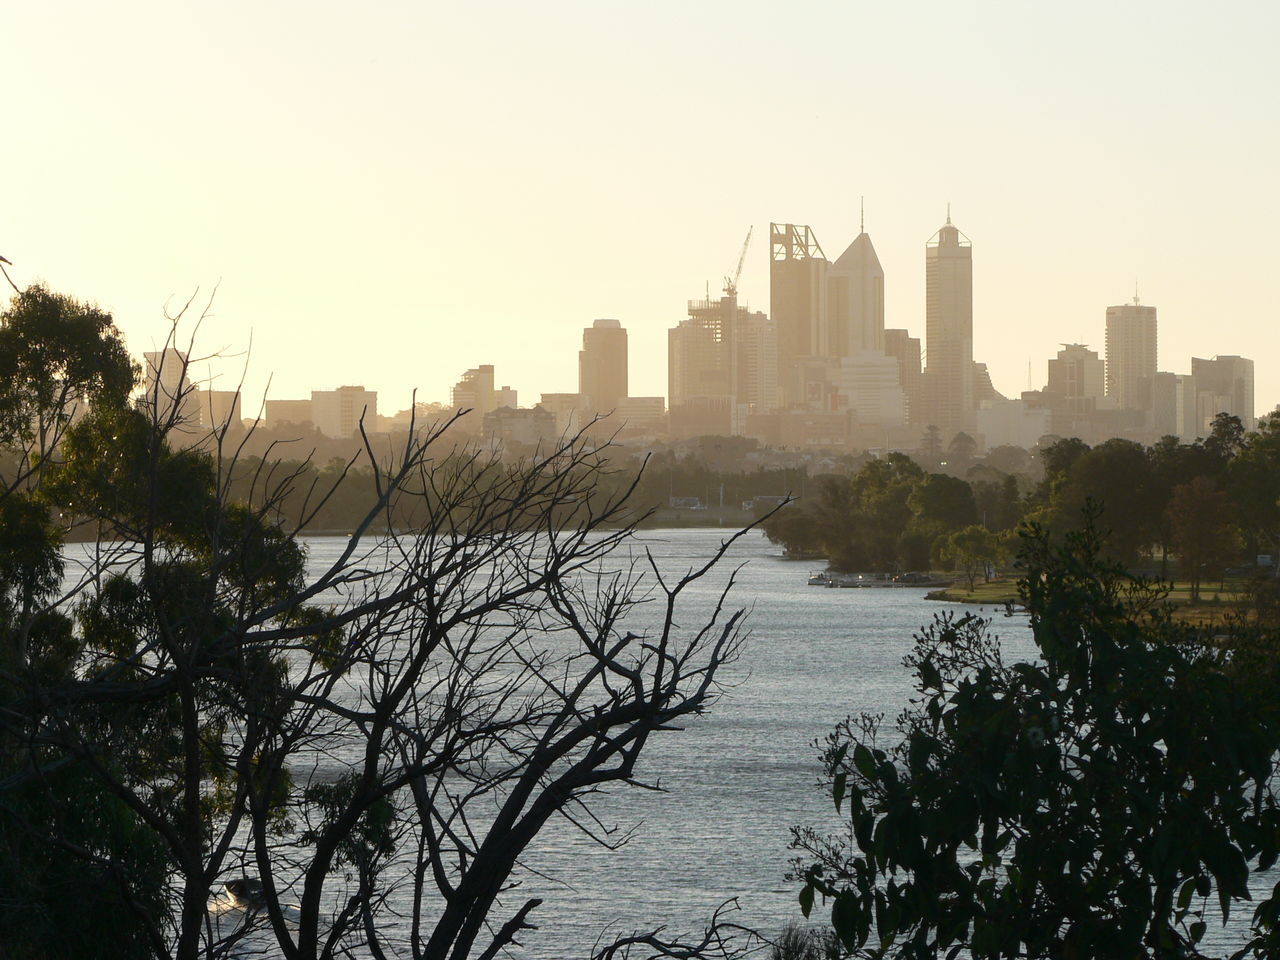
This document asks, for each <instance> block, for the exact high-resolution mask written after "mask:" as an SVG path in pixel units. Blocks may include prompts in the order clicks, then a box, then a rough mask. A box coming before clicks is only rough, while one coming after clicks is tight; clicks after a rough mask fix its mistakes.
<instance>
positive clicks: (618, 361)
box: [578, 320, 627, 415]
mask: <svg viewBox="0 0 1280 960" xmlns="http://www.w3.org/2000/svg"><path fill="white" fill-rule="evenodd" d="M578 393H580V394H582V397H583V401H584V402H585V403H586V406H587V409H588V410H589V411H591V412H592V413H594V414H599V415H606V414H609V413H611V412H612V411H614V410H616V409H617V407H618V401H620V400H621V399H622V398H623V397H625V396H626V395H627V331H626V330H624V329H623V327H622V324H621V323H620V322H618V321H617V320H597V321H595V322H594V323H592V325H591V326H589V327H587V328H586V329H585V330H583V331H582V350H581V351H579V353H578Z"/></svg>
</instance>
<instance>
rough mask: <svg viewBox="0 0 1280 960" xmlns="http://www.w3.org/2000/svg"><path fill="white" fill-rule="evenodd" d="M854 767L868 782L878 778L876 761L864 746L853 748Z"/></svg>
mask: <svg viewBox="0 0 1280 960" xmlns="http://www.w3.org/2000/svg"><path fill="white" fill-rule="evenodd" d="M853 765H854V766H855V767H857V769H858V772H859V773H860V774H862V775H863V776H864V777H866V778H867V779H868V780H874V779H875V778H876V760H875V757H873V756H872V755H871V751H870V750H868V749H867V748H866V747H865V746H864V745H863V744H861V743H860V744H858V745H857V746H855V747H854V748H853Z"/></svg>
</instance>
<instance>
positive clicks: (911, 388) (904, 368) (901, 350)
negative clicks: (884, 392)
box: [884, 330, 926, 426]
mask: <svg viewBox="0 0 1280 960" xmlns="http://www.w3.org/2000/svg"><path fill="white" fill-rule="evenodd" d="M884 352H885V353H887V354H888V355H889V356H891V357H893V358H894V359H895V360H897V361H898V383H899V384H900V385H901V386H902V392H903V393H904V394H905V395H906V398H907V419H908V421H909V422H911V423H918V424H921V425H922V426H923V425H926V424H925V423H924V422H923V421H922V420H921V416H922V413H923V411H922V409H921V407H922V401H921V398H920V377H921V373H920V338H919V337H913V336H911V334H910V333H909V332H908V331H906V330H886V331H885V332H884Z"/></svg>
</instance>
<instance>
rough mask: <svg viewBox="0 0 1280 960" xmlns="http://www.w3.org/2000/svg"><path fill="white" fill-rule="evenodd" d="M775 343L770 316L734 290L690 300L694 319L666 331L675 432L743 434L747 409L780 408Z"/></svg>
mask: <svg viewBox="0 0 1280 960" xmlns="http://www.w3.org/2000/svg"><path fill="white" fill-rule="evenodd" d="M776 344H777V339H776V334H775V333H774V327H773V324H772V323H770V321H769V318H768V317H767V316H765V315H764V314H763V313H759V312H755V313H753V312H752V311H750V310H748V309H747V308H746V307H743V306H739V304H738V297H737V294H736V293H735V292H733V291H732V290H731V291H730V292H728V293H727V294H726V295H725V296H723V297H720V298H719V299H715V300H712V299H705V300H690V301H689V318H688V319H687V320H682V321H681V322H680V323H679V325H677V326H675V327H672V328H671V330H669V331H668V333H667V393H668V398H669V400H670V404H671V423H672V429H673V431H674V432H675V433H676V434H678V435H687V436H693V435H696V434H700V433H724V434H739V433H741V432H742V430H743V427H744V425H745V420H746V417H747V415H748V414H750V413H761V412H766V411H771V410H773V409H775V408H776V407H777V392H778V391H777V362H776V355H777V354H776ZM690 431H692V432H690Z"/></svg>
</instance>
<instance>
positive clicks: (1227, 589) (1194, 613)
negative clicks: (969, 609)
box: [925, 577, 1248, 627]
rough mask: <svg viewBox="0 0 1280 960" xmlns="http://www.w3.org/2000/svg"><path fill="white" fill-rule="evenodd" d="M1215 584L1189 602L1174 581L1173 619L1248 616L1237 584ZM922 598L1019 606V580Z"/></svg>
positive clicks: (1207, 622)
mask: <svg viewBox="0 0 1280 960" xmlns="http://www.w3.org/2000/svg"><path fill="white" fill-rule="evenodd" d="M1214 586H1215V587H1216V589H1208V588H1206V587H1205V586H1204V585H1203V584H1202V585H1201V588H1200V599H1199V600H1198V601H1197V602H1195V603H1192V602H1191V585H1190V584H1189V583H1187V582H1186V581H1176V582H1175V583H1174V584H1173V585H1172V589H1171V590H1170V591H1169V596H1168V602H1169V603H1170V605H1172V607H1173V616H1174V618H1175V619H1177V620H1181V621H1183V622H1184V623H1191V624H1194V625H1196V626H1199V627H1212V626H1214V625H1217V624H1222V623H1224V622H1225V621H1227V620H1230V619H1235V618H1239V617H1241V616H1246V617H1247V616H1248V607H1247V605H1246V602H1245V601H1246V597H1245V595H1244V593H1243V592H1242V591H1241V589H1240V585H1239V584H1234V583H1232V582H1231V581H1227V582H1226V584H1225V585H1224V584H1215V585H1214ZM925 599H926V600H938V601H941V602H943V603H960V604H970V605H973V606H1003V605H1005V604H1012V605H1013V606H1015V607H1016V606H1020V604H1019V602H1018V581H1017V579H1016V578H1011V577H999V578H997V579H995V580H992V581H991V582H990V583H976V584H974V588H973V590H970V589H969V588H968V585H967V584H965V583H964V582H963V581H961V582H958V583H953V584H952V585H951V586H949V587H943V588H941V589H939V590H931V591H929V593H927V594H925Z"/></svg>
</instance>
